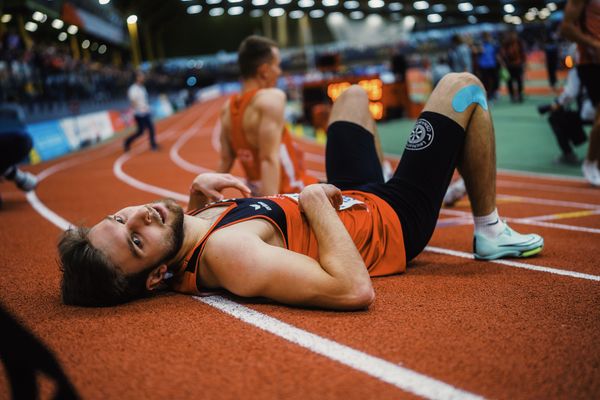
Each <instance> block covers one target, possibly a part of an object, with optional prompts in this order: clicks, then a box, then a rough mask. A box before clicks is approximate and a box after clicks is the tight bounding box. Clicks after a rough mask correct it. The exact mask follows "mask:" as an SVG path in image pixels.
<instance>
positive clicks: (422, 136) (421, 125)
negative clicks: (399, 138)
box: [406, 118, 433, 150]
mask: <svg viewBox="0 0 600 400" xmlns="http://www.w3.org/2000/svg"><path fill="white" fill-rule="evenodd" d="M432 142H433V126H431V124H430V123H429V121H427V120H425V119H423V118H419V119H418V120H417V122H416V124H415V127H414V128H413V130H412V132H411V133H410V136H409V137H408V142H407V143H406V148H407V149H408V150H423V149H425V148H427V147H428V146H429V145H430V144H431V143H432Z"/></svg>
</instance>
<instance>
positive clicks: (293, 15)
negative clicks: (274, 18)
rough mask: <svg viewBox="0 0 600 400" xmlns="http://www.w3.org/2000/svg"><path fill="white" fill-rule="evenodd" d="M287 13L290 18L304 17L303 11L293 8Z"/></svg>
mask: <svg viewBox="0 0 600 400" xmlns="http://www.w3.org/2000/svg"><path fill="white" fill-rule="evenodd" d="M288 15H289V16H290V18H292V19H300V18H302V17H304V11H300V10H294V11H291V12H290V13H289V14H288Z"/></svg>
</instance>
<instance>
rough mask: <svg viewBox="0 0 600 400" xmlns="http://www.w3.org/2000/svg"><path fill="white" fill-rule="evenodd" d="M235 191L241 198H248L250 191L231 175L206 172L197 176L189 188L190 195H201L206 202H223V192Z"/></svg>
mask: <svg viewBox="0 0 600 400" xmlns="http://www.w3.org/2000/svg"><path fill="white" fill-rule="evenodd" d="M227 188H233V189H237V190H239V191H240V192H241V194H242V196H243V197H250V189H249V188H248V186H246V184H245V183H244V182H242V181H241V180H239V179H238V178H236V177H235V176H233V175H231V174H220V173H217V172H207V173H204V174H200V175H198V176H197V177H196V178H195V179H194V182H192V186H191V187H190V195H202V196H204V197H206V200H207V202H209V203H211V202H214V201H219V200H223V193H222V192H223V190H225V189H227Z"/></svg>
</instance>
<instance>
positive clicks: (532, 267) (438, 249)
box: [425, 246, 600, 282]
mask: <svg viewBox="0 0 600 400" xmlns="http://www.w3.org/2000/svg"><path fill="white" fill-rule="evenodd" d="M425 250H426V251H429V252H431V253H438V254H444V255H448V256H455V257H462V258H467V259H469V260H474V259H475V257H473V254H471V253H465V252H464V251H457V250H450V249H444V248H441V247H434V246H427V247H425ZM483 262H486V263H490V262H491V263H495V264H502V265H508V266H510V267H516V268H523V269H529V270H531V271H538V272H547V273H550V274H555V275H562V276H569V277H571V278H578V279H586V280H589V281H596V282H600V276H598V275H590V274H584V273H581V272H575V271H569V270H565V269H558V268H550V267H542V266H539V265H533V264H526V263H522V262H518V261H510V260H492V261H482V263H483Z"/></svg>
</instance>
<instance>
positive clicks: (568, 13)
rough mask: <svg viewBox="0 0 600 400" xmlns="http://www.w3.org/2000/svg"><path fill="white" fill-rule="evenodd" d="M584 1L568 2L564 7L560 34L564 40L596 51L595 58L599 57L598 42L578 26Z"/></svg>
mask: <svg viewBox="0 0 600 400" xmlns="http://www.w3.org/2000/svg"><path fill="white" fill-rule="evenodd" d="M585 4H586V0H569V1H568V2H567V5H566V6H565V16H564V18H563V22H562V25H561V26H560V33H561V35H563V36H564V37H565V38H567V39H569V40H572V41H574V42H577V43H580V44H582V45H585V46H587V47H589V48H592V49H595V50H596V56H597V57H600V41H598V40H596V39H595V38H594V37H593V36H591V35H588V34H586V33H584V32H583V31H582V30H581V27H580V26H579V20H580V18H581V14H582V13H583V10H584V8H585Z"/></svg>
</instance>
